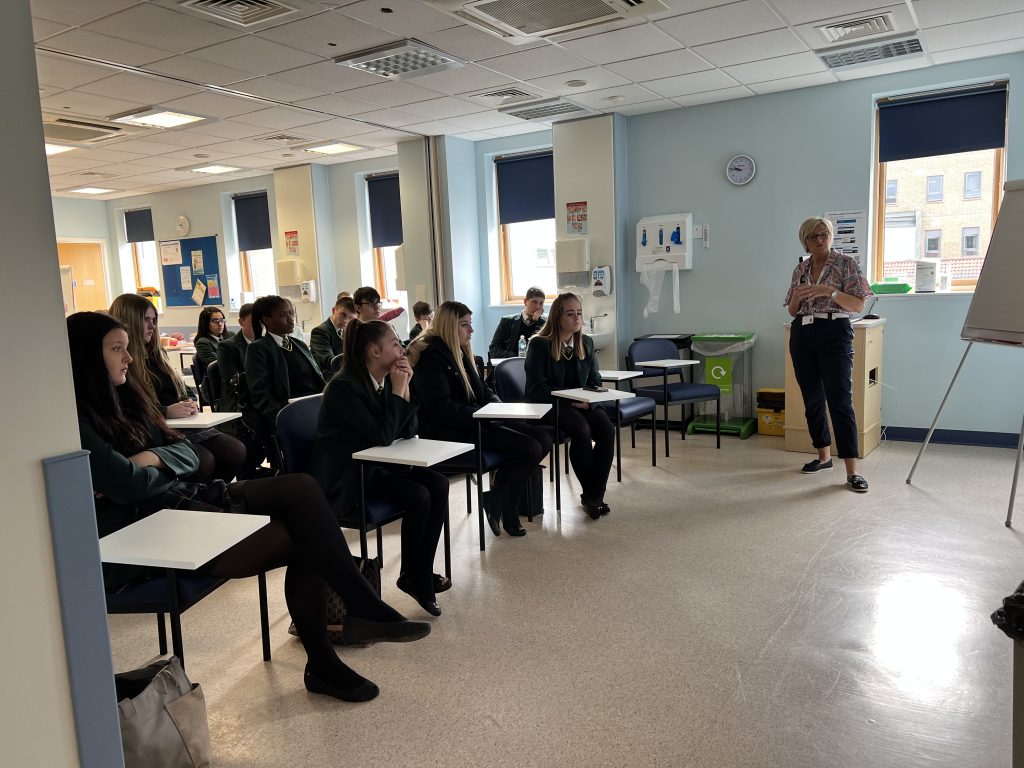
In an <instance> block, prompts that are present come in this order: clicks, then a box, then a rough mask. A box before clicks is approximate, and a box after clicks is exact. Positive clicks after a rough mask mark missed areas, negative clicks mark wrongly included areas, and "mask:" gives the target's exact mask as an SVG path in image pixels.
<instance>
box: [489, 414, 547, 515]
mask: <svg viewBox="0 0 1024 768" xmlns="http://www.w3.org/2000/svg"><path fill="white" fill-rule="evenodd" d="M483 437H484V448H486V449H487V450H491V451H497V452H498V453H500V454H501V455H502V456H505V457H506V458H508V459H509V461H508V462H507V463H506V464H503V465H502V467H501V468H500V469H499V470H498V471H497V472H495V474H494V487H495V489H497V490H500V491H501V492H502V493H503V494H504V493H507V494H508V498H511V499H518V498H519V497H520V496H521V495H522V494H523V493H525V492H526V488H527V485H528V484H529V482H530V476H531V474H533V472H534V470H535V468H536V467H537V465H538V464H540V463H541V462H542V461H544V457H545V456H547V455H548V453H550V452H551V443H552V440H553V437H552V435H551V433H550V432H548V431H547V430H546V429H543V428H542V427H538V426H534V425H533V424H524V423H521V422H512V423H508V424H495V423H492V424H485V425H484V428H483ZM474 442H475V440H474ZM502 516H503V518H504V522H505V525H506V527H509V528H517V527H519V513H518V511H517V509H516V506H515V505H514V504H505V505H504V506H503V507H502Z"/></svg>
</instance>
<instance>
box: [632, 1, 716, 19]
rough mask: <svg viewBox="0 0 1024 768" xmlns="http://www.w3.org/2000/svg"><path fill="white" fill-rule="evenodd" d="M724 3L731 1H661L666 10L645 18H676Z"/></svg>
mask: <svg viewBox="0 0 1024 768" xmlns="http://www.w3.org/2000/svg"><path fill="white" fill-rule="evenodd" d="M726 1H728V2H731V0H661V2H663V3H664V4H665V5H667V6H668V10H667V11H659V12H658V13H652V14H649V15H648V16H647V18H648V19H651V20H655V19H665V18H668V17H669V16H678V15H679V14H681V13H693V12H694V11H703V10H704V9H705V8H714V7H715V6H716V5H722V4H723V2H726Z"/></svg>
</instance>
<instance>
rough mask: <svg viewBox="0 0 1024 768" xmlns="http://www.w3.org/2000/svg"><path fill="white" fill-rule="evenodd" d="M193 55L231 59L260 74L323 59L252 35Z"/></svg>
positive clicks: (205, 57)
mask: <svg viewBox="0 0 1024 768" xmlns="http://www.w3.org/2000/svg"><path fill="white" fill-rule="evenodd" d="M191 55H192V56H194V57H196V58H197V59H203V60H204V61H212V62H214V63H215V64H219V63H221V62H225V61H229V62H231V64H232V66H235V67H238V68H239V69H244V70H247V71H249V72H255V73H257V74H260V75H270V74H273V73H275V72H281V71H283V70H286V69H293V68H295V67H301V66H304V65H307V64H313V63H315V62H317V61H319V57H317V56H314V55H313V54H311V53H306V52H305V51H297V50H295V49H294V48H289V47H288V46H285V45H280V44H279V43H275V42H272V41H270V40H263V39H262V38H259V37H252V36H249V37H239V38H236V39H234V40H228V41H227V42H226V43H218V44H217V45H211V46H209V47H208V48H200V49H199V50H198V51H192V53H191ZM281 79H283V78H281Z"/></svg>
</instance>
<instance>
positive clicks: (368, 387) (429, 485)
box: [249, 320, 451, 616]
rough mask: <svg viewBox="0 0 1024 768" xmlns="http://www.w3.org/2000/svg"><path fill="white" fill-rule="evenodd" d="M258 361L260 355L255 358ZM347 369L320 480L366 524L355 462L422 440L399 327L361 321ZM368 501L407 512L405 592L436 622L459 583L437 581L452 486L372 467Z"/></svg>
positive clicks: (320, 442)
mask: <svg viewBox="0 0 1024 768" xmlns="http://www.w3.org/2000/svg"><path fill="white" fill-rule="evenodd" d="M249 354H250V355H252V352H251V351H250V352H249ZM344 355H345V357H344V360H345V362H344V364H343V365H342V368H341V371H340V372H339V373H338V375H337V376H335V377H334V378H333V379H331V382H330V384H328V385H327V389H326V390H325V391H324V400H323V404H322V405H321V406H320V419H319V423H318V424H317V430H316V439H315V440H314V442H313V459H312V465H313V476H314V477H316V479H317V480H319V481H320V485H321V486H322V487H323V489H324V493H325V494H326V495H327V499H328V501H330V502H331V504H332V505H333V506H334V511H335V513H336V514H337V516H338V518H339V519H344V520H352V519H356V520H358V519H359V507H358V505H359V468H358V467H357V466H356V462H355V461H354V460H353V459H352V454H353V453H355V452H357V451H361V450H363V449H365V448H371V447H373V446H377V445H391V443H393V442H394V441H395V440H397V439H399V438H410V437H413V436H414V435H415V434H416V430H417V426H418V425H417V421H416V408H417V407H416V404H415V403H413V402H411V400H410V396H409V381H410V380H411V379H412V368H411V367H410V365H409V361H408V360H407V359H406V357H405V349H404V348H403V347H402V342H401V341H399V340H398V336H397V335H396V334H395V332H394V330H392V328H391V326H390V325H388V324H387V323H385V322H383V321H382V320H370V321H369V322H363V321H361V320H353V321H351V322H350V323H349V324H348V327H347V328H346V329H345V352H344ZM366 495H367V496H368V497H370V496H372V497H374V498H378V499H383V500H384V501H389V502H392V503H393V504H395V505H396V506H397V507H398V508H399V509H401V510H402V572H401V575H400V576H399V577H398V588H399V589H401V590H402V591H403V592H406V593H408V594H409V595H411V596H412V597H413V598H414V599H415V600H416V602H417V603H419V604H420V606H421V607H422V608H423V610H425V611H426V612H427V613H429V614H430V615H432V616H440V615H441V608H440V607H439V606H438V604H437V597H436V593H437V592H443V591H444V590H446V589H448V588H449V587H451V581H450V580H449V579H447V578H444V577H442V576H439V575H437V574H435V573H433V569H434V554H435V552H436V551H437V542H438V540H439V539H440V538H441V530H442V528H443V527H444V521H445V520H446V519H447V517H448V479H447V478H446V477H444V475H441V474H439V473H437V472H434V471H432V470H429V469H422V468H419V467H396V466H393V465H390V464H388V465H377V466H374V465H371V466H369V467H367V468H366Z"/></svg>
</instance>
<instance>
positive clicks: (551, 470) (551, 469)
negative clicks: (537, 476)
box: [548, 445, 558, 483]
mask: <svg viewBox="0 0 1024 768" xmlns="http://www.w3.org/2000/svg"><path fill="white" fill-rule="evenodd" d="M557 450H558V446H557V445H553V446H551V453H550V454H548V482H549V483H553V482H555V456H554V452H555V451H557Z"/></svg>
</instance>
